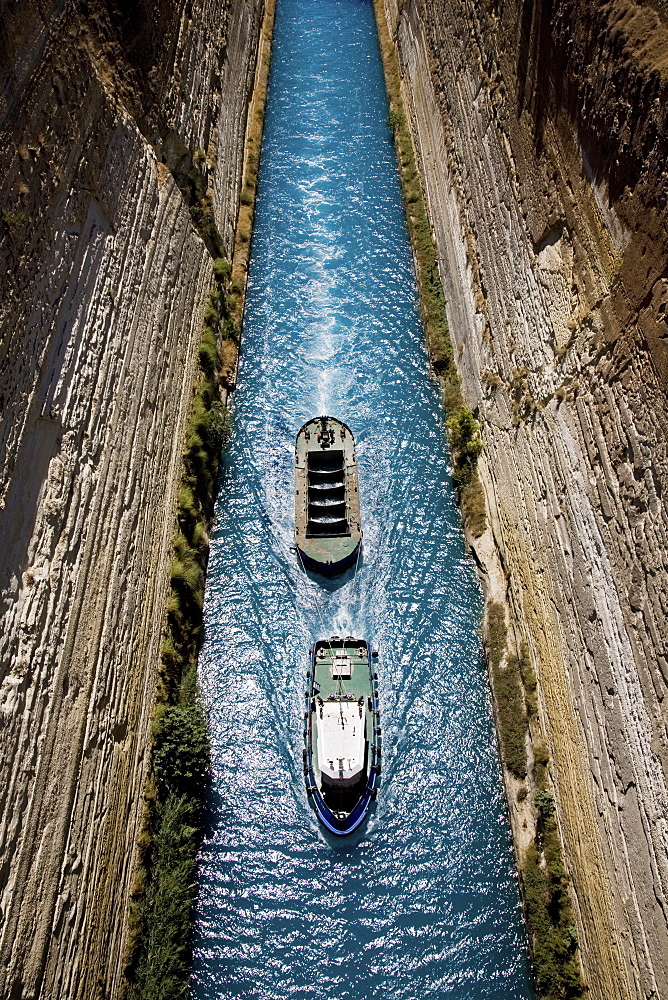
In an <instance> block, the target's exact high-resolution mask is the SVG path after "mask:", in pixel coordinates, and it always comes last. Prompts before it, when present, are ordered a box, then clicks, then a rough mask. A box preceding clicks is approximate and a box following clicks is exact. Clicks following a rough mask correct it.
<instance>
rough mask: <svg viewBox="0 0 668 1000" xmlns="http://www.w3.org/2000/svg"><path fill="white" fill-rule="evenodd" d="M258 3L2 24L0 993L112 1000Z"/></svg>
mask: <svg viewBox="0 0 668 1000" xmlns="http://www.w3.org/2000/svg"><path fill="white" fill-rule="evenodd" d="M261 15H262V3H261V0H219V2H214V0H195V2H192V3H176V4H173V5H166V4H162V5H161V4H159V3H158V4H157V5H156V4H149V3H145V2H140V3H138V4H130V3H126V2H124V0H123V2H119V3H117V4H114V3H113V2H109V3H108V4H105V3H104V2H98V0H90V2H68V0H59V2H53V3H50V4H47V5H43V4H38V3H36V2H34V0H24V2H22V3H20V4H19V3H7V4H5V5H4V6H3V10H2V15H1V22H0V66H1V68H2V69H1V72H2V80H1V84H0V129H1V132H0V135H1V138H0V229H1V230H2V241H1V243H0V258H1V260H0V273H1V274H2V278H1V279H0V280H1V281H2V291H1V293H0V413H1V415H2V421H1V423H0V454H1V455H2V463H1V468H0V532H1V537H2V539H3V544H2V551H1V552H0V599H1V607H2V630H1V633H0V650H1V657H2V659H1V674H0V726H1V731H2V740H1V748H2V749H1V751H0V753H1V756H0V782H1V784H2V787H3V789H4V793H3V796H2V806H1V808H0V844H1V849H0V855H1V857H2V866H1V867H0V892H1V897H2V901H1V907H2V921H1V932H0V956H1V960H0V993H2V995H3V996H6V997H17V998H18V997H21V998H26V1000H27V998H30V997H43V998H56V997H58V998H64V997H86V998H91V997H96V996H99V997H111V996H113V995H114V994H115V992H116V990H117V987H118V984H119V981H120V976H121V971H122V960H123V947H124V942H123V926H124V921H125V911H126V905H127V897H128V889H129V880H130V878H131V874H132V869H133V863H134V844H135V837H136V833H137V826H138V822H139V819H140V816H141V807H142V799H141V793H142V787H143V782H144V778H145V773H144V769H145V759H146V750H147V743H148V738H149V728H150V716H151V710H152V707H153V702H154V687H155V678H156V670H157V665H158V649H159V642H160V633H161V628H162V620H163V619H162V616H163V609H164V605H165V599H166V592H167V585H168V579H169V561H170V558H171V538H172V534H173V531H174V509H175V497H174V492H175V489H176V484H177V481H178V477H179V471H180V464H181V454H182V447H183V430H184V424H185V417H186V414H187V412H188V410H189V407H190V403H191V398H192V376H193V371H194V366H195V362H196V350H197V344H198V341H199V336H200V333H201V328H202V322H203V321H202V312H203V308H204V303H205V301H206V299H207V297H208V292H209V287H210V283H211V276H212V268H211V252H213V253H218V252H219V251H220V250H221V249H222V248H223V247H225V248H227V249H229V246H230V243H231V237H232V231H233V226H234V219H235V214H236V206H237V204H238V186H239V179H240V172H241V160H242V153H243V134H244V127H245V116H246V108H247V100H248V97H249V93H250V89H251V85H252V80H253V73H254V65H255V53H256V47H257V41H258V34H259V28H260V19H261Z"/></svg>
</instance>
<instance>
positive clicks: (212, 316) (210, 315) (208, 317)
mask: <svg viewBox="0 0 668 1000" xmlns="http://www.w3.org/2000/svg"><path fill="white" fill-rule="evenodd" d="M204 322H205V323H207V324H208V325H209V326H214V327H215V326H217V324H218V323H219V322H220V313H219V312H218V310H217V309H216V307H215V306H214V305H213V304H212V303H209V305H208V306H207V307H206V309H205V310H204Z"/></svg>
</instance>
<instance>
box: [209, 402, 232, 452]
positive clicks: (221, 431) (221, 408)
mask: <svg viewBox="0 0 668 1000" xmlns="http://www.w3.org/2000/svg"><path fill="white" fill-rule="evenodd" d="M231 433H232V417H231V414H230V411H229V409H228V408H227V407H226V406H225V405H224V404H223V403H213V405H212V406H211V409H210V410H209V414H208V418H207V429H206V436H207V440H208V441H209V443H210V445H211V447H212V449H214V450H215V451H220V449H221V448H224V447H225V445H226V444H227V442H228V441H229V438H230V434H231Z"/></svg>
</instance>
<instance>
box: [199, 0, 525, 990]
mask: <svg viewBox="0 0 668 1000" xmlns="http://www.w3.org/2000/svg"><path fill="white" fill-rule="evenodd" d="M387 119H388V106H387V103H386V97H385V88H384V82H383V75H382V68H381V63H380V59H379V53H378V44H377V35H376V28H375V23H374V18H373V11H372V9H371V6H370V5H369V4H365V3H354V4H351V3H347V2H346V3H342V2H337V3H334V4H331V3H327V4H325V3H317V4H309V5H304V4H301V3H299V2H298V0H288V2H286V3H282V4H281V5H279V8H278V11H277V19H276V29H275V35H274V58H273V64H272V75H271V86H270V94H269V101H268V105H267V116H266V123H265V137H264V143H263V159H262V171H261V175H260V180H259V188H258V201H257V204H256V215H255V231H254V235H253V244H252V255H251V261H250V268H249V280H248V298H247V303H246V315H245V324H244V348H243V353H242V361H241V367H240V371H239V375H238V381H237V386H238V388H237V394H236V417H235V428H234V433H233V436H232V441H231V444H230V448H229V450H228V453H227V454H226V456H225V459H224V471H223V476H222V482H223V485H222V490H221V496H220V498H219V501H218V505H217V513H216V520H215V525H214V532H213V536H212V545H211V558H210V563H209V575H208V580H207V595H206V600H205V638H204V644H203V647H202V653H201V659H200V664H201V677H202V685H203V690H204V693H205V698H206V701H207V705H208V710H209V718H210V722H211V733H212V750H213V752H212V760H213V785H212V793H211V829H210V831H209V832H208V834H207V837H206V840H205V844H204V848H203V854H202V865H201V878H200V895H199V902H198V924H197V930H196V950H195V970H194V977H193V986H192V988H193V992H194V995H195V996H198V997H208V996H213V995H216V996H229V997H234V996H238V994H239V992H240V991H241V990H243V991H244V992H245V993H246V994H248V991H249V989H250V991H251V992H250V994H248V995H251V996H257V997H258V998H259V997H263V998H266V997H271V996H279V995H281V996H284V995H285V992H286V991H288V992H289V991H291V990H292V991H295V990H297V991H299V993H300V995H302V996H311V995H313V996H316V995H318V996H321V995H323V993H324V994H325V995H328V994H332V995H333V993H334V992H336V994H337V995H343V996H351V997H358V996H359V997H360V998H361V997H371V996H380V995H387V992H388V991H389V990H391V991H392V994H393V996H399V997H403V996H406V997H408V996H412V995H414V993H415V992H416V991H417V990H419V991H420V992H422V991H424V990H425V989H436V990H438V991H439V992H442V993H443V994H444V995H449V996H475V997H484V996H490V997H491V996H494V997H498V996H499V995H501V996H503V995H507V996H508V997H513V998H515V997H518V996H529V995H530V992H531V991H530V985H529V981H528V973H527V966H526V960H525V956H524V942H523V929H522V922H521V914H520V910H519V901H518V894H517V885H516V881H515V878H514V872H513V857H512V850H511V846H510V840H509V832H508V828H507V825H506V817H505V807H504V802H503V795H502V786H501V782H500V773H499V767H498V759H497V755H496V747H495V741H494V735H493V729H492V724H491V713H490V706H489V701H488V695H487V686H486V680H485V670H484V667H483V665H482V662H481V658H480V645H479V640H478V636H477V632H476V628H475V622H476V620H477V618H478V616H479V613H480V604H479V595H478V591H477V587H476V584H475V579H474V575H473V572H472V567H471V565H470V563H469V561H468V560H467V559H466V558H465V557H464V555H463V553H462V545H461V534H460V528H459V521H458V515H457V508H456V503H455V497H454V494H453V491H452V487H451V483H450V475H449V470H448V463H447V458H446V455H445V453H444V446H443V434H442V411H441V404H440V399H439V393H438V391H437V389H436V387H435V385H434V384H433V382H432V381H431V380H430V377H429V373H428V358H427V354H426V352H425V348H424V333H423V330H422V326H421V323H420V321H419V317H418V314H417V306H418V303H417V298H416V292H415V285H414V271H413V261H412V256H411V252H410V248H409V244H408V241H407V237H406V229H405V223H404V218H403V209H402V202H401V195H400V189H399V185H398V179H397V171H396V158H395V153H394V148H393V136H392V131H391V129H390V128H389V127H388V123H387ZM320 412H331V413H334V414H335V415H337V416H339V417H340V418H341V419H343V420H345V421H346V422H347V423H349V424H350V426H351V427H352V428H353V429H354V432H355V435H356V440H357V441H358V445H359V452H358V455H359V459H358V460H359V466H360V491H361V497H362V503H363V514H362V517H363V524H364V529H365V551H364V561H363V565H362V566H361V568H360V570H359V572H358V573H357V575H356V576H355V578H354V579H353V580H347V581H345V580H344V581H339V584H334V585H333V586H332V587H330V588H327V589H323V588H321V587H320V585H318V584H317V583H316V582H315V581H313V580H310V579H309V578H307V577H305V576H304V575H303V574H302V573H300V572H299V567H298V566H297V565H296V564H295V560H294V555H293V553H292V552H291V542H292V515H291V511H292V506H293V504H292V481H293V470H292V461H293V458H292V449H293V443H294V436H295V434H296V432H297V430H298V429H299V427H300V426H301V424H303V423H304V421H305V420H306V419H308V418H309V417H311V416H313V415H317V413H320ZM334 632H339V633H340V634H341V633H342V634H346V632H352V634H355V633H356V632H359V633H360V634H366V635H367V636H368V638H369V640H370V641H373V642H374V645H377V646H378V647H379V649H380V654H381V655H380V664H381V666H380V674H381V681H380V687H381V701H382V703H383V704H382V709H383V716H384V736H385V746H386V748H387V749H386V751H385V754H386V755H385V765H384V776H383V780H384V789H383V790H382V791H381V794H380V796H379V800H378V804H377V808H376V811H375V814H374V815H373V816H372V818H371V820H370V822H369V824H368V826H367V827H366V828H365V829H364V831H363V832H362V834H361V836H360V838H359V840H358V841H357V842H356V843H355V844H343V845H338V846H337V845H332V844H330V843H328V842H327V841H326V840H324V838H323V836H322V834H321V833H320V831H319V830H318V828H317V824H316V823H315V820H314V819H313V817H312V814H311V813H310V811H309V810H308V805H307V801H306V794H305V789H304V787H303V782H302V776H301V699H302V696H303V691H302V688H303V677H304V674H305V669H306V655H307V651H308V645H309V643H310V642H311V641H312V639H313V638H317V637H318V636H320V635H326V634H332V633H334Z"/></svg>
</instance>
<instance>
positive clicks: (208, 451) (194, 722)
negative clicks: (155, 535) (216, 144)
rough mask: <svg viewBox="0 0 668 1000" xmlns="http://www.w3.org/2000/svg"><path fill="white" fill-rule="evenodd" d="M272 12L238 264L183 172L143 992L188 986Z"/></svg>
mask: <svg viewBox="0 0 668 1000" xmlns="http://www.w3.org/2000/svg"><path fill="white" fill-rule="evenodd" d="M273 12H274V3H273V0H268V3H267V6H266V12H265V22H264V25H263V29H262V30H263V40H264V48H263V50H262V54H261V57H260V63H261V65H260V71H259V73H258V77H257V82H256V90H255V95H254V101H255V110H254V112H253V114H251V115H250V116H249V128H248V132H247V136H246V142H247V155H246V164H245V170H244V185H243V189H242V193H241V196H240V206H239V215H238V218H237V228H236V238H235V250H234V258H233V263H232V264H230V262H229V261H228V260H227V259H226V258H225V255H224V253H223V246H222V240H221V237H220V234H219V233H218V230H217V229H216V226H215V221H214V216H213V209H212V205H211V200H210V197H209V196H208V195H207V194H203V193H202V185H201V184H200V183H199V182H200V179H201V178H200V176H199V171H198V170H195V171H193V174H196V175H197V176H195V178H194V181H192V178H191V177H190V176H188V177H177V178H176V179H177V183H178V184H179V186H180V187H181V189H182V191H184V194H185V196H186V197H187V200H188V203H189V205H190V214H191V218H192V220H193V224H194V225H195V227H196V228H197V230H198V232H199V234H200V236H202V238H203V240H204V242H205V244H206V246H207V247H208V249H209V251H210V253H211V255H212V256H213V258H214V261H213V274H214V279H215V282H214V286H213V288H212V290H211V295H210V299H209V303H208V305H207V308H206V311H205V315H204V324H205V325H204V328H203V331H202V336H201V339H200V344H199V350H198V357H199V368H200V373H199V377H198V379H197V381H196V384H195V387H194V394H193V402H192V407H191V413H190V418H189V420H188V425H187V429H186V437H185V450H184V456H183V476H182V481H181V484H180V487H179V490H178V511H177V516H178V532H177V533H176V535H175V538H174V552H173V558H172V563H171V568H170V583H171V586H170V593H169V597H168V600H167V608H166V628H165V634H164V636H163V640H162V646H161V669H160V682H159V686H158V703H157V706H156V711H155V716H154V725H153V746H152V759H153V768H152V773H151V776H150V778H149V781H148V783H147V786H146V789H145V800H146V806H145V820H144V823H143V825H142V831H141V833H140V836H139V838H138V845H137V846H138V865H137V869H136V872H135V878H134V882H133V890H132V898H131V901H130V912H129V921H128V948H127V956H126V975H127V981H128V990H127V992H128V993H129V995H130V996H131V997H132V1000H174V998H176V997H179V996H185V994H186V991H187V980H188V974H189V967H190V935H191V911H192V902H193V893H194V888H195V886H194V882H195V871H196V859H197V851H198V849H199V844H200V837H201V832H200V831H201V818H202V802H203V794H204V789H205V787H206V783H207V781H208V778H209V768H210V764H209V741H208V734H207V727H206V719H205V715H204V710H203V707H202V704H201V701H200V698H199V694H198V688H197V653H198V645H199V637H200V631H201V626H202V605H203V600H204V576H205V570H206V562H207V557H208V532H209V527H210V524H211V518H212V514H213V499H214V488H215V483H216V478H217V472H218V461H219V456H220V452H221V449H222V448H223V447H224V445H225V442H226V441H227V439H228V437H229V434H230V430H231V418H230V413H229V410H228V409H227V407H226V406H225V405H224V404H223V403H222V402H221V400H220V391H219V390H220V385H224V386H226V387H227V388H228V389H229V388H233V384H234V371H235V369H236V362H237V356H238V345H239V341H240V336H241V317H242V313H243V297H244V290H245V275H246V267H247V261H248V252H249V244H250V236H251V232H252V220H253V202H254V192H255V189H256V184H257V170H258V156H257V153H255V152H253V149H259V148H260V140H261V136H262V125H263V118H264V105H265V100H266V88H267V78H268V71H269V55H270V48H269V43H270V39H271V34H272V30H273ZM203 154H204V151H203V150H196V151H195V153H194V154H193V157H192V159H193V161H194V164H195V165H202V164H204V163H205V162H206V155H205V154H204V155H203ZM191 182H192V183H191Z"/></svg>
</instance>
